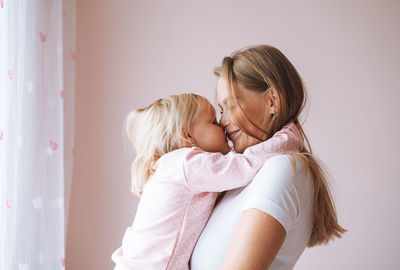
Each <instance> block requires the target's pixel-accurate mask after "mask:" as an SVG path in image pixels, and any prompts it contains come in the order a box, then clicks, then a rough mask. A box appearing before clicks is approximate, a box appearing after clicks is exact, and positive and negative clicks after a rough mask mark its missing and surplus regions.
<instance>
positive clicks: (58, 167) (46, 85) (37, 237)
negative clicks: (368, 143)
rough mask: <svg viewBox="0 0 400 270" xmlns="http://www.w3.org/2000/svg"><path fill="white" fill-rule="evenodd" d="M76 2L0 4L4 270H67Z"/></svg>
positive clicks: (1, 0) (0, 249) (0, 244)
mask: <svg viewBox="0 0 400 270" xmlns="http://www.w3.org/2000/svg"><path fill="white" fill-rule="evenodd" d="M74 47H75V2H74V1H71V0H65V3H63V1H62V0H8V1H7V0H0V269H1V270H36V269H40V270H50V269H51V270H54V269H63V268H65V259H64V254H65V239H66V237H65V234H66V226H65V225H66V221H67V213H68V207H67V206H68V199H69V190H70V181H71V175H72V158H73V109H74V103H73V100H74V60H75V56H76V54H75V49H74Z"/></svg>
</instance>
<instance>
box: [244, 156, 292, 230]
mask: <svg viewBox="0 0 400 270" xmlns="http://www.w3.org/2000/svg"><path fill="white" fill-rule="evenodd" d="M296 167H298V166H296ZM296 180H298V179H296ZM247 189H248V190H247V192H246V197H245V199H244V203H243V205H242V211H244V210H247V209H251V208H255V209H259V210H261V211H263V212H265V213H267V214H269V215H271V216H272V217H274V218H275V219H276V220H278V222H279V223H281V224H282V226H283V227H284V228H285V230H286V231H288V230H289V229H290V228H291V227H292V226H293V225H294V224H295V223H296V219H297V218H298V216H299V208H300V202H299V194H298V190H297V188H296V185H295V183H294V170H292V166H291V162H290V159H289V156H288V155H278V156H275V157H272V158H270V159H269V160H268V161H267V162H265V164H264V165H263V167H262V168H261V169H260V171H259V172H258V173H257V175H256V176H255V178H254V179H253V181H252V182H251V183H250V184H249V185H248V187H247Z"/></svg>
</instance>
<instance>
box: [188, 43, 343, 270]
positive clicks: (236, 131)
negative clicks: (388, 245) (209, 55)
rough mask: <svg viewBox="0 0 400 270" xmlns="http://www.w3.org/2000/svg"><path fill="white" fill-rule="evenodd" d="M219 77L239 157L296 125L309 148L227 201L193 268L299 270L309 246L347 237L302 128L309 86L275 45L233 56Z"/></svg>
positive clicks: (275, 163)
mask: <svg viewBox="0 0 400 270" xmlns="http://www.w3.org/2000/svg"><path fill="white" fill-rule="evenodd" d="M214 73H215V74H216V75H217V76H218V77H219V81H218V86H217V95H218V103H219V107H220V108H221V113H222V116H221V120H220V124H221V126H222V127H223V128H224V129H225V132H226V134H227V135H228V138H229V140H230V141H231V142H232V143H233V146H234V150H235V151H236V152H238V153H242V152H243V151H245V149H246V148H248V147H250V146H252V145H256V144H258V143H260V142H263V141H265V140H267V139H268V138H270V137H271V136H273V135H274V134H275V132H277V131H279V130H280V129H281V128H282V127H283V126H284V125H285V124H286V123H288V122H291V121H293V122H294V123H295V124H296V125H297V127H298V129H299V130H300V131H301V132H302V134H303V137H304V138H305V139H306V141H307V144H308V148H303V150H302V151H301V153H292V154H286V155H279V156H275V157H272V158H270V159H269V160H268V161H266V163H265V164H264V166H263V167H262V168H261V170H260V171H259V172H258V173H257V175H256V177H255V178H254V179H253V181H252V182H251V183H250V184H249V185H248V186H246V187H243V188H239V189H235V190H231V191H228V192H227V193H226V194H225V195H224V197H223V198H222V200H221V201H220V202H219V203H218V204H217V206H216V207H215V208H214V210H213V213H212V215H211V217H210V219H209V221H208V223H207V225H206V227H205V228H204V230H203V232H202V234H201V236H200V238H199V240H198V242H197V243H196V246H195V249H194V251H193V254H192V257H191V269H192V270H203V269H207V270H214V269H215V270H216V269H223V270H225V269H226V270H228V269H229V270H235V269H241V270H246V269H249V270H250V269H251V270H258V269H260V270H261V269H262V270H265V269H272V270H277V269H279V270H286V269H292V268H293V267H294V265H295V263H296V261H297V260H298V258H299V257H300V255H301V254H302V252H303V251H304V249H305V248H306V247H307V246H308V247H313V246H316V245H320V244H326V243H327V242H328V241H329V240H331V239H332V238H334V237H341V234H343V233H344V232H345V229H343V228H342V227H341V226H340V225H339V224H338V221H337V217H336V212H335V208H334V205H333V202H332V198H331V195H330V192H329V189H328V185H327V179H326V174H325V173H324V170H323V167H322V163H321V162H319V161H318V160H317V159H316V158H315V156H314V155H313V154H312V151H311V146H310V144H309V142H308V140H307V137H306V136H305V134H304V132H303V130H302V128H301V125H300V123H299V121H298V117H299V115H300V113H301V111H302V109H303V107H304V105H305V102H306V94H305V89H304V86H303V83H302V80H301V78H300V76H299V74H298V72H297V71H296V69H295V68H294V66H293V65H292V64H291V63H290V62H289V60H288V59H287V58H286V57H285V56H284V55H283V54H282V53H281V52H280V51H279V50H278V49H276V48H274V47H272V46H268V45H260V46H253V47H249V48H245V49H243V50H240V51H237V52H235V53H233V54H232V55H231V56H230V57H225V58H224V59H223V61H222V64H221V66H219V67H217V68H215V70H214Z"/></svg>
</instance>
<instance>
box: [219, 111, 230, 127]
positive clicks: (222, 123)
mask: <svg viewBox="0 0 400 270" xmlns="http://www.w3.org/2000/svg"><path fill="white" fill-rule="evenodd" d="M228 124H229V122H228V121H227V120H226V117H225V116H224V114H222V115H221V118H220V119H219V125H220V126H221V127H222V128H226V127H227V126H228Z"/></svg>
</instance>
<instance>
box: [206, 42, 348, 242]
mask: <svg viewBox="0 0 400 270" xmlns="http://www.w3.org/2000/svg"><path fill="white" fill-rule="evenodd" d="M214 73H215V75H217V76H218V77H222V78H224V79H226V82H227V89H228V91H229V93H228V94H229V95H230V96H232V97H234V99H233V100H235V102H236V104H237V105H239V106H238V107H239V108H241V107H240V104H239V103H238V102H237V99H236V96H235V87H236V84H239V85H241V86H243V87H244V88H246V89H248V90H250V91H256V92H259V93H266V91H267V89H269V88H270V87H272V88H274V89H275V90H276V91H277V93H278V97H279V102H280V107H279V112H278V113H276V114H275V115H274V117H273V118H272V121H271V122H270V125H269V127H267V129H266V130H265V129H263V128H262V127H259V126H257V124H255V123H254V122H253V121H252V119H249V118H248V117H247V115H246V113H245V112H244V111H243V110H240V114H241V116H240V117H237V118H236V119H234V120H235V124H236V125H238V126H239V128H240V129H241V130H242V131H244V132H245V133H247V134H248V135H249V136H252V137H254V138H256V139H259V140H262V141H263V140H266V139H268V138H270V137H271V136H272V135H273V134H274V133H275V132H276V131H278V130H280V129H281V128H282V127H283V126H284V125H285V124H286V123H287V122H289V121H290V120H293V121H294V123H295V124H296V125H297V127H298V128H299V130H300V132H301V133H302V135H303V137H304V138H305V140H306V142H307V147H305V148H304V149H303V151H302V152H301V153H291V163H292V165H293V164H295V163H294V160H293V158H292V157H293V156H298V157H300V159H301V160H302V161H303V162H304V163H305V165H306V167H307V168H308V170H307V172H309V171H310V172H311V176H312V179H313V187H314V197H313V215H314V220H313V228H312V232H311V236H310V239H309V241H308V247H313V246H316V245H320V244H326V243H328V242H329V241H330V240H331V239H332V238H334V237H338V238H340V237H341V234H343V233H345V232H346V230H345V229H344V228H342V227H341V226H340V225H339V224H338V220H337V216H336V210H335V207H334V203H333V201H332V195H331V192H330V190H329V186H328V181H327V177H328V174H327V172H326V170H325V169H324V165H323V163H322V162H321V161H320V160H318V159H317V158H316V157H315V156H314V155H313V154H312V150H311V145H310V142H309V141H308V139H307V136H306V135H305V133H304V130H303V129H302V126H301V124H300V123H299V121H298V118H299V115H300V113H301V111H302V110H303V108H304V106H305V104H306V101H307V95H306V91H305V87H304V84H303V81H302V79H301V77H300V75H299V74H298V72H297V70H296V69H295V67H294V66H293V65H292V64H291V63H290V61H289V60H288V59H287V58H286V57H285V56H284V55H283V54H282V53H281V52H280V51H279V50H278V49H276V48H274V47H272V46H269V45H258V46H251V47H247V48H244V49H242V50H239V51H236V52H234V53H233V54H232V55H231V56H229V57H225V58H224V59H223V61H222V64H221V65H220V66H218V67H216V68H215V69H214ZM233 117H235V115H233ZM292 167H293V166H292Z"/></svg>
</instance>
